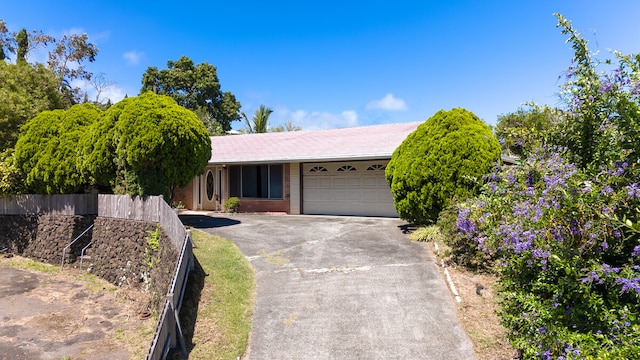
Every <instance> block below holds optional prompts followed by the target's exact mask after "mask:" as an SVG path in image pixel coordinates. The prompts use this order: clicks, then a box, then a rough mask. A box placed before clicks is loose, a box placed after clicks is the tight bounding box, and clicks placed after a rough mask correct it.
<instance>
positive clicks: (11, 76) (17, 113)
mask: <svg viewBox="0 0 640 360" xmlns="http://www.w3.org/2000/svg"><path fill="white" fill-rule="evenodd" d="M0 79H2V81H0V151H4V150H6V149H9V148H13V146H14V145H15V143H16V140H17V139H18V131H19V130H20V126H22V125H23V124H24V123H25V122H26V121H27V120H29V119H32V118H34V117H35V116H36V115H38V114H39V113H40V112H42V111H45V110H54V109H59V108H61V107H62V103H61V97H60V94H59V93H58V92H57V89H56V80H55V77H54V76H53V73H52V72H51V71H49V70H47V69H46V68H45V67H44V66H42V65H35V66H32V65H29V64H23V63H21V64H18V65H14V64H7V63H6V62H4V61H0Z"/></svg>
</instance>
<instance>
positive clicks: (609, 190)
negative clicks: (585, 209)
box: [602, 185, 613, 195]
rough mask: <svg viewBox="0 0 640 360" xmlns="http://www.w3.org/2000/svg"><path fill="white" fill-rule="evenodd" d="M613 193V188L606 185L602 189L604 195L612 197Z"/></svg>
mask: <svg viewBox="0 0 640 360" xmlns="http://www.w3.org/2000/svg"><path fill="white" fill-rule="evenodd" d="M612 193H613V189H612V188H611V186H609V185H606V186H605V187H603V188H602V195H611V194H612Z"/></svg>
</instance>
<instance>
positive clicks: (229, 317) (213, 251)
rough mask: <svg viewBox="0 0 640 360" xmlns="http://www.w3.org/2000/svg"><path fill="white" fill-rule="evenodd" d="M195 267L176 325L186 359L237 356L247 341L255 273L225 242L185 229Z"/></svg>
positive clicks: (215, 237)
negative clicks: (185, 347)
mask: <svg viewBox="0 0 640 360" xmlns="http://www.w3.org/2000/svg"><path fill="white" fill-rule="evenodd" d="M191 232H192V234H193V241H194V249H193V253H194V255H195V259H196V264H195V265H196V269H195V271H194V272H193V273H192V274H191V275H190V278H189V285H188V287H187V294H186V295H185V301H184V304H183V306H182V312H181V323H182V326H183V331H184V333H185V337H186V339H187V344H188V346H189V348H191V352H190V358H191V359H233V360H235V359H237V358H238V357H239V356H242V355H243V354H244V352H245V349H246V347H247V343H248V340H249V331H250V329H251V320H252V316H253V301H254V289H255V273H254V270H253V268H252V267H251V265H250V264H249V262H248V261H247V260H246V259H245V258H244V256H243V255H242V254H241V253H240V250H239V249H238V248H237V247H236V246H235V245H234V244H233V243H232V242H230V241H229V240H226V239H222V238H220V237H217V236H213V235H209V234H207V233H205V232H203V231H200V230H196V229H191Z"/></svg>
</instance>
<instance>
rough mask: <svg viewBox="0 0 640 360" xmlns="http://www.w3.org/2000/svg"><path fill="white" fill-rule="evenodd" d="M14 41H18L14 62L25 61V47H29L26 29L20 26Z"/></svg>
mask: <svg viewBox="0 0 640 360" xmlns="http://www.w3.org/2000/svg"><path fill="white" fill-rule="evenodd" d="M16 42H17V43H18V53H17V58H16V63H21V62H23V63H26V62H27V49H29V36H28V35H27V30H26V29H25V28H22V30H20V32H18V34H17V35H16Z"/></svg>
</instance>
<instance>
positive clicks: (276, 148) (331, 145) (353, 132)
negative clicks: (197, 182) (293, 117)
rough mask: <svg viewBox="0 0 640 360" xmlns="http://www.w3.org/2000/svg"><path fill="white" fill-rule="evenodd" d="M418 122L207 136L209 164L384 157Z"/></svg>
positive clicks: (388, 154) (391, 151) (389, 155)
mask: <svg viewBox="0 0 640 360" xmlns="http://www.w3.org/2000/svg"><path fill="white" fill-rule="evenodd" d="M420 124H422V123H421V122H413V123H399V124H385V125H374V126H361V127H352V128H343V129H329V130H312V131H291V132H275V133H265V134H243V135H227V136H214V137H211V159H210V160H209V162H210V163H213V164H233V163H261V162H314V161H345V160H365V159H388V158H391V154H393V151H394V150H395V149H396V148H397V147H398V145H400V144H401V143H402V141H404V139H405V138H406V137H407V135H409V134H410V133H411V132H413V131H414V130H415V129H416V128H417V127H418V125H420Z"/></svg>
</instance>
